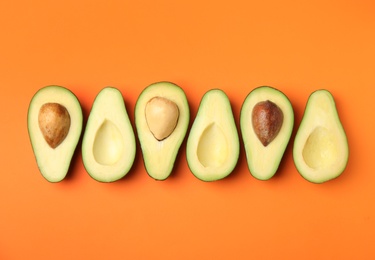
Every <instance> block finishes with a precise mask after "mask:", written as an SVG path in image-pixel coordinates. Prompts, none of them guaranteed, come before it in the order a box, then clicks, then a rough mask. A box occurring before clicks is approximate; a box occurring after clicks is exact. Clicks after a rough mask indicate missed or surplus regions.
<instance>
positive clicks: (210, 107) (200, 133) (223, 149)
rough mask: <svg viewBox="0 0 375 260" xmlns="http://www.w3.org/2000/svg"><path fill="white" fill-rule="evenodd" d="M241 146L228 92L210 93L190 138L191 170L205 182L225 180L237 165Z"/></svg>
mask: <svg viewBox="0 0 375 260" xmlns="http://www.w3.org/2000/svg"><path fill="white" fill-rule="evenodd" d="M239 147H240V145H239V137H238V132H237V128H236V124H235V121H234V117H233V113H232V108H231V105H230V102H229V99H228V97H227V95H226V94H225V93H224V92H223V91H222V90H219V89H212V90H210V91H208V92H206V94H205V95H204V96H203V98H202V100H201V102H200V105H199V109H198V112H197V115H196V118H195V120H194V123H193V125H192V127H191V129H190V133H189V137H188V140H187V147H186V157H187V162H188V165H189V168H190V170H191V172H192V173H193V174H194V175H195V176H196V177H197V178H198V179H200V180H203V181H215V180H219V179H223V178H224V177H226V176H228V175H229V174H230V173H231V172H232V171H233V169H234V168H235V166H236V164H237V161H238V157H239Z"/></svg>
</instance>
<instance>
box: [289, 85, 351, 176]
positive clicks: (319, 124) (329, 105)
mask: <svg viewBox="0 0 375 260" xmlns="http://www.w3.org/2000/svg"><path fill="white" fill-rule="evenodd" d="M348 157H349V146H348V141H347V137H346V134H345V131H344V128H343V126H342V124H341V121H340V118H339V116H338V113H337V109H336V105H335V101H334V99H333V96H332V94H331V93H330V92H329V91H327V90H317V91H315V92H313V93H312V94H311V95H310V97H309V100H308V101H307V104H306V108H305V112H304V115H303V118H302V122H301V124H300V126H299V129H298V131H297V134H296V137H295V140H294V147H293V158H294V163H295V165H296V168H297V170H298V171H299V173H300V174H301V175H302V177H304V178H305V179H306V180H308V181H310V182H313V183H323V182H326V181H329V180H331V179H334V178H336V177H338V176H339V175H340V174H341V173H342V172H343V171H344V170H345V168H346V165H347V161H348Z"/></svg>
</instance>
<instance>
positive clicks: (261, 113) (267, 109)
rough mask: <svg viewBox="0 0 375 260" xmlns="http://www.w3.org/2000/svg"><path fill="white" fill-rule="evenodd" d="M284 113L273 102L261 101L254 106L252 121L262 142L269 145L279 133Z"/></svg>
mask: <svg viewBox="0 0 375 260" xmlns="http://www.w3.org/2000/svg"><path fill="white" fill-rule="evenodd" d="M283 119H284V114H283V112H282V111H281V109H280V108H279V107H278V106H277V105H276V104H275V103H273V102H271V101H269V100H267V101H261V102H259V103H257V104H256V105H255V106H254V108H253V113H252V123H253V128H254V131H255V134H256V135H257V137H258V139H259V140H260V142H261V143H262V144H263V145H264V146H267V145H268V144H270V143H271V142H272V141H273V140H274V139H275V137H276V136H277V134H278V133H279V131H280V129H281V126H282V124H283Z"/></svg>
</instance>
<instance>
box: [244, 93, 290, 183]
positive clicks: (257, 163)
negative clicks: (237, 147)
mask: <svg viewBox="0 0 375 260" xmlns="http://www.w3.org/2000/svg"><path fill="white" fill-rule="evenodd" d="M267 100H269V101H271V102H273V103H275V104H276V105H277V106H278V107H279V108H280V109H281V111H282V113H283V123H282V126H281V128H280V131H279V133H278V135H277V136H276V137H275V139H274V140H273V141H272V142H271V143H269V144H268V145H267V146H264V145H263V144H262V143H261V142H260V140H259V138H258V137H257V136H256V134H255V131H254V128H253V125H252V120H251V117H252V111H253V108H254V106H255V105H256V104H257V103H259V102H262V101H267ZM293 125H294V112H293V108H292V105H291V103H290V101H289V99H288V98H287V97H286V96H285V95H284V94H283V93H282V92H281V91H279V90H277V89H274V88H272V87H267V86H263V87H258V88H256V89H254V90H253V91H251V92H250V93H249V95H248V96H247V97H246V98H245V101H244V103H243V105H242V108H241V115H240V126H241V132H242V139H243V142H244V147H245V152H246V158H247V163H248V167H249V170H250V173H251V174H252V176H254V177H255V178H257V179H259V180H268V179H270V178H272V177H273V176H274V175H275V173H276V172H277V170H278V167H279V165H280V162H281V160H282V157H283V155H284V152H285V149H286V147H287V145H288V143H289V140H290V137H291V134H292V130H293Z"/></svg>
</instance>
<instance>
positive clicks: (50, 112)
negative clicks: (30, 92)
mask: <svg viewBox="0 0 375 260" xmlns="http://www.w3.org/2000/svg"><path fill="white" fill-rule="evenodd" d="M82 121H83V117H82V109H81V105H80V103H79V101H78V99H77V97H76V96H75V95H74V94H73V93H72V92H71V91H70V90H68V89H66V88H64V87H61V86H47V87H44V88H41V89H40V90H39V91H38V92H37V93H36V94H35V95H34V96H33V98H32V99H31V102H30V105H29V110H28V116H27V126H28V132H29V137H30V142H31V145H32V148H33V151H34V155H35V158H36V161H37V164H38V167H39V170H40V172H41V174H42V176H43V177H44V178H45V179H46V180H48V181H49V182H59V181H61V180H63V179H64V178H65V176H66V174H67V172H68V170H69V167H70V162H71V159H72V157H73V154H74V152H75V149H76V147H77V144H78V141H79V138H80V136H81V132H82Z"/></svg>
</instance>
